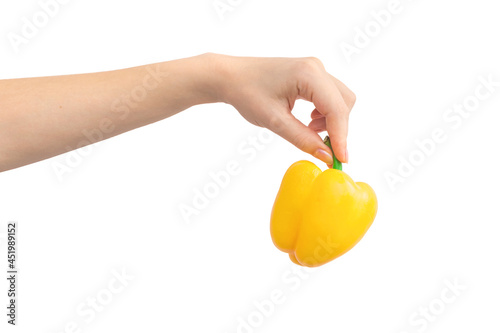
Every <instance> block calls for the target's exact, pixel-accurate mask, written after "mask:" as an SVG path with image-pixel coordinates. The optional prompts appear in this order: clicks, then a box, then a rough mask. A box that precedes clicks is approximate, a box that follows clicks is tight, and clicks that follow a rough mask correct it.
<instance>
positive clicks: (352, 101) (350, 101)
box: [347, 90, 356, 109]
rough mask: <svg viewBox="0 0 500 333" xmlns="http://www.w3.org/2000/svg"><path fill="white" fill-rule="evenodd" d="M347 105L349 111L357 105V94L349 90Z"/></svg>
mask: <svg viewBox="0 0 500 333" xmlns="http://www.w3.org/2000/svg"><path fill="white" fill-rule="evenodd" d="M347 104H348V106H349V109H352V107H353V106H354V104H356V94H355V93H353V92H352V91H350V90H349V95H348V97H347Z"/></svg>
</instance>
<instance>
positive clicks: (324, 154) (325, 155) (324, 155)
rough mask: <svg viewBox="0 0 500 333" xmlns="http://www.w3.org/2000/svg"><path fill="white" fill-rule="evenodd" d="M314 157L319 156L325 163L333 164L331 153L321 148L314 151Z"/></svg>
mask: <svg viewBox="0 0 500 333" xmlns="http://www.w3.org/2000/svg"><path fill="white" fill-rule="evenodd" d="M314 157H316V158H319V159H320V160H322V161H323V162H325V163H326V164H333V158H332V155H330V154H328V153H327V152H326V151H325V150H323V149H318V150H316V152H315V153H314Z"/></svg>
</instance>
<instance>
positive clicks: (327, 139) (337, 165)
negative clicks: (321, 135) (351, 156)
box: [323, 135, 342, 171]
mask: <svg viewBox="0 0 500 333" xmlns="http://www.w3.org/2000/svg"><path fill="white" fill-rule="evenodd" d="M323 142H324V143H325V145H327V146H328V147H330V150H331V151H332V157H333V165H332V169H336V170H340V171H342V163H340V161H339V160H338V159H337V157H336V156H335V153H334V152H333V148H332V143H331V142H330V137H329V136H328V135H327V136H326V137H325V139H324V140H323Z"/></svg>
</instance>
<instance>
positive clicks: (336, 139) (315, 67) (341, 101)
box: [0, 53, 355, 172]
mask: <svg viewBox="0 0 500 333" xmlns="http://www.w3.org/2000/svg"><path fill="white" fill-rule="evenodd" d="M297 99H304V100H307V101H310V102H312V103H313V104H314V107H315V109H314V111H313V112H312V114H311V122H310V123H309V125H308V126H306V125H304V124H303V123H301V122H300V121H299V120H297V119H296V118H295V117H294V116H293V114H292V109H293V106H294V103H295V101H296V100H297ZM217 102H223V103H227V104H230V105H232V106H234V107H235V108H236V109H237V110H238V111H239V113H240V114H241V115H242V116H243V117H244V118H245V119H246V120H248V121H249V122H250V123H252V124H254V125H257V126H261V127H266V128H268V129H270V130H271V131H273V132H275V133H276V134H278V135H280V136H281V137H283V138H284V139H286V140H288V141H289V142H291V143H292V144H294V145H295V146H296V147H298V148H299V149H301V150H303V151H305V152H307V153H309V154H311V155H312V156H314V157H316V158H318V159H320V160H321V161H323V162H325V163H326V164H329V165H330V164H332V162H333V160H332V155H331V151H330V149H329V148H328V147H327V146H326V145H325V144H324V143H323V141H322V139H321V138H320V136H319V135H318V133H320V132H323V131H327V132H328V134H329V136H330V138H331V140H332V148H333V151H334V152H335V156H336V157H337V158H338V159H339V160H340V161H341V162H343V163H347V161H348V153H347V129H348V120H349V113H350V112H351V109H352V107H353V106H354V102H355V95H354V94H353V92H352V91H351V90H349V88H347V87H346V86H345V85H344V84H343V83H342V82H340V81H339V80H338V79H336V78H335V77H333V76H331V75H330V74H328V72H326V70H325V68H324V67H323V65H322V63H321V62H320V61H319V60H317V59H316V58H248V57H232V56H226V55H218V54H211V53H209V54H203V55H199V56H195V57H191V58H186V59H180V60H174V61H167V62H163V63H158V64H153V65H147V66H141V67H134V68H129V69H123V70H117V71H110V72H102V73H92V74H80V75H68V76H55V77H43V78H29V79H14V80H2V81H0V172H2V171H7V170H10V169H14V168H18V167H21V166H23V165H27V164H30V163H34V162H37V161H41V160H44V159H47V158H50V157H53V156H56V155H59V154H62V153H65V152H68V151H70V150H72V149H77V148H81V147H82V146H85V145H89V144H93V143H95V142H97V141H101V140H105V139H107V138H110V137H113V136H115V135H118V134H121V133H124V132H127V131H130V130H132V129H134V128H137V127H141V126H144V125H147V124H150V123H153V122H156V121H159V120H162V119H165V118H168V117H170V116H173V115H175V114H177V113H179V112H181V111H183V110H185V109H188V108H190V107H192V106H194V105H198V104H204V103H217ZM89 133H90V134H89Z"/></svg>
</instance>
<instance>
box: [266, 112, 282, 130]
mask: <svg viewBox="0 0 500 333" xmlns="http://www.w3.org/2000/svg"><path fill="white" fill-rule="evenodd" d="M283 126H284V123H283V119H281V117H280V116H279V115H276V114H274V115H271V117H269V119H268V120H267V126H266V127H267V128H269V129H270V130H271V131H273V132H276V133H279V132H281V131H282V129H283Z"/></svg>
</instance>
